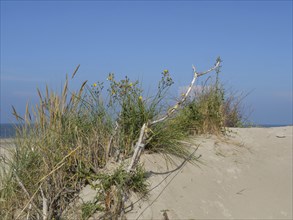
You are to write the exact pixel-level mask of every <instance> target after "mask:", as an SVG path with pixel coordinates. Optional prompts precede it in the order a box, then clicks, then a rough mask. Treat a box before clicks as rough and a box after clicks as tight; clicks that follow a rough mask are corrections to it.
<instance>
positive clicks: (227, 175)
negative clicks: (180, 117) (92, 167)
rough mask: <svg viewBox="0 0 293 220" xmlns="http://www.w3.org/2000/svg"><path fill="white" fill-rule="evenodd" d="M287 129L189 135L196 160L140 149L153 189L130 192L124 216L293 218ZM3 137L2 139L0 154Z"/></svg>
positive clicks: (87, 192) (89, 196)
mask: <svg viewBox="0 0 293 220" xmlns="http://www.w3.org/2000/svg"><path fill="white" fill-rule="evenodd" d="M292 129H293V127H292V126H288V127H278V128H237V129H230V132H229V135H228V137H226V138H219V137H215V136H201V137H196V138H195V137H194V138H191V139H190V140H188V142H189V143H190V144H191V149H190V150H191V152H192V151H193V150H194V149H196V146H199V147H198V150H197V151H196V153H195V155H196V156H199V155H201V158H200V162H201V163H198V164H197V165H198V166H196V165H192V164H190V163H184V161H183V160H181V159H177V158H173V159H174V163H175V164H173V165H171V164H166V161H165V159H164V157H162V156H161V155H158V154H144V155H143V156H142V158H141V159H142V162H143V163H144V164H145V168H146V171H147V172H148V174H149V178H148V182H149V184H150V189H152V190H151V191H150V193H149V197H148V200H139V201H137V200H138V199H139V198H138V197H137V196H136V195H134V194H133V195H132V196H131V197H130V201H129V202H128V204H132V206H131V207H129V208H128V209H127V210H126V211H127V213H126V217H127V219H241V220H243V219H274V220H279V219H292V132H293V130H292ZM8 142H10V140H5V141H1V147H0V154H1V153H2V154H5V153H6V152H5V151H6V150H5V149H4V148H3V147H4V145H5V146H9V144H8V145H7V143H8ZM167 165H168V166H167ZM180 165H181V166H180ZM174 169H175V171H173V172H170V171H172V170H174ZM82 193H83V194H84V195H83V196H82V195H80V196H82V197H83V199H84V200H88V201H90V200H91V199H93V198H94V195H95V194H94V192H93V190H92V189H91V188H90V187H89V186H88V187H85V189H84V190H83V191H82Z"/></svg>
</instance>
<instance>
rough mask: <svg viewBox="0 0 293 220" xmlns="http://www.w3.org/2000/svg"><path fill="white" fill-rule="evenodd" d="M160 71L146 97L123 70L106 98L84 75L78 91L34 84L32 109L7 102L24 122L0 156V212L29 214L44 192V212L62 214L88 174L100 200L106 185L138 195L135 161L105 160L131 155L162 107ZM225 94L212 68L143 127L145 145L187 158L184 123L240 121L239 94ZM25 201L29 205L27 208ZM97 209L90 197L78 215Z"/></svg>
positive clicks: (142, 186) (141, 189)
mask: <svg viewBox="0 0 293 220" xmlns="http://www.w3.org/2000/svg"><path fill="white" fill-rule="evenodd" d="M74 74H75V73H74ZM161 77H162V78H161V80H160V81H159V83H158V89H157V92H156V94H154V96H152V97H147V96H146V95H145V94H144V91H143V90H142V88H141V85H140V84H139V82H138V81H134V82H133V81H131V80H130V79H129V78H128V77H125V78H124V79H122V80H120V81H117V80H116V79H115V75H114V74H113V73H110V74H109V76H108V85H109V88H108V89H107V90H106V92H107V97H108V99H107V98H105V97H104V96H106V95H105V92H104V83H101V82H97V83H94V84H92V85H91V86H88V85H87V84H86V82H84V83H83V84H82V85H81V88H80V89H79V91H78V92H69V89H68V79H66V82H65V85H64V88H63V90H62V91H61V94H58V93H55V92H53V91H49V89H48V87H46V91H45V94H44V95H43V94H41V92H40V91H39V90H38V94H39V99H40V102H39V104H38V105H37V106H36V108H32V110H29V105H27V107H26V113H25V115H24V117H21V116H19V115H18V114H17V112H16V110H15V109H14V108H13V111H14V112H13V114H14V115H15V116H16V118H17V119H18V120H19V122H21V123H22V124H23V126H21V127H18V131H17V137H16V139H15V143H14V145H15V150H14V151H13V153H12V155H11V158H10V160H4V159H3V158H2V159H1V160H0V168H1V171H0V175H1V176H0V177H1V179H0V216H1V217H3V218H4V219H14V218H16V217H17V216H15V215H16V213H20V211H21V210H22V209H23V210H24V211H23V212H22V213H21V217H24V216H28V215H29V218H30V219H36V218H37V216H38V215H39V213H40V212H41V211H40V210H41V207H42V202H43V196H45V197H46V199H47V200H48V204H49V210H48V219H58V218H61V217H62V214H63V210H66V208H67V206H68V204H69V203H70V202H72V201H73V200H74V196H75V195H76V194H77V193H78V192H79V191H80V190H81V188H82V187H83V186H84V185H85V184H88V183H89V182H90V183H92V181H93V178H94V179H95V180H98V181H99V184H97V185H95V187H98V188H99V189H100V190H99V192H100V194H99V195H98V198H97V201H101V200H105V199H106V196H107V193H109V191H110V190H111V187H113V186H115V187H117V189H118V191H119V193H120V195H122V193H123V192H127V191H134V192H137V193H141V194H144V195H145V194H146V193H147V186H148V184H147V183H146V178H145V171H144V169H143V168H142V167H141V166H138V167H137V169H136V170H135V171H134V172H131V173H127V172H125V170H124V169H123V168H122V167H119V168H118V169H116V170H115V171H114V172H113V173H112V174H109V173H106V174H105V173H104V172H103V169H104V168H105V166H106V165H107V163H108V162H109V161H110V160H111V161H117V155H115V152H120V154H122V155H123V157H122V159H125V158H128V157H130V156H131V155H132V153H133V145H134V144H135V143H136V141H137V139H138V137H139V133H140V129H141V127H142V125H143V124H144V123H146V122H149V121H153V120H155V119H158V118H160V117H161V116H162V115H163V114H165V112H164V111H163V110H166V109H167V105H166V102H165V100H164V99H165V98H166V94H167V92H168V90H169V88H170V87H171V86H172V84H173V80H172V78H171V76H170V74H169V72H168V70H164V71H163V72H162V73H161ZM225 95H226V94H225V90H224V89H223V87H222V86H220V83H219V79H218V75H217V79H216V83H215V84H211V85H209V86H204V87H203V90H202V91H201V92H200V93H199V94H196V95H195V97H194V99H193V100H191V101H189V102H188V103H187V104H186V105H185V106H184V108H182V109H181V110H180V111H179V113H178V114H177V115H175V116H173V117H171V118H168V119H166V120H165V121H163V122H162V123H158V124H155V125H154V126H152V127H151V128H150V130H149V132H148V139H147V144H146V146H145V149H146V150H148V151H150V152H158V153H163V154H165V155H168V154H172V155H175V156H178V157H184V158H186V157H187V156H188V155H189V152H188V150H187V149H186V148H185V147H184V146H183V145H182V144H181V143H180V141H181V140H183V139H185V138H186V137H187V136H188V134H189V130H195V131H196V133H220V132H222V131H223V128H224V126H238V125H240V124H241V121H242V117H241V111H240V110H239V106H240V101H241V100H240V101H238V99H236V98H235V97H233V96H229V97H226V96H225ZM116 123H117V124H118V126H116ZM7 167H8V168H7ZM24 191H26V192H24ZM31 201H33V203H34V204H36V205H35V206H34V207H32V208H31V209H28V208H27V207H28V205H29V204H30V202H31ZM97 209H99V206H98V205H97V203H86V204H84V205H83V206H82V218H84V219H87V218H88V217H89V216H90V215H91V213H92V212H94V211H96V210H97Z"/></svg>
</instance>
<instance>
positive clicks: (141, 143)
mask: <svg viewBox="0 0 293 220" xmlns="http://www.w3.org/2000/svg"><path fill="white" fill-rule="evenodd" d="M220 64H221V59H220V58H218V59H217V62H216V64H215V65H214V66H213V67H212V68H210V69H209V70H207V71H205V72H199V73H198V72H197V71H196V69H195V67H194V66H192V69H193V79H192V81H191V83H190V85H189V87H188V89H187V91H186V92H185V93H184V94H183V95H182V97H181V100H180V101H178V102H177V103H176V104H175V105H174V106H173V107H172V108H170V109H169V110H168V111H167V113H166V114H165V115H164V116H163V117H162V118H159V119H157V120H154V121H149V122H146V123H144V124H143V126H142V127H141V129H140V134H139V138H138V141H137V142H136V145H135V149H134V153H133V156H132V159H131V162H130V164H129V166H128V168H127V172H130V171H132V170H133V169H134V168H135V166H136V165H137V163H138V161H139V159H140V155H141V153H142V151H143V149H144V147H145V145H146V144H147V139H148V131H149V130H150V127H151V126H152V125H154V124H157V123H160V122H162V121H164V120H166V119H167V118H169V117H170V116H171V115H173V114H174V113H175V112H176V110H178V109H179V107H181V106H182V104H183V103H184V102H185V101H186V99H187V97H188V96H189V94H190V92H191V90H192V87H193V85H194V83H195V81H196V79H197V78H198V77H200V76H203V75H205V74H207V73H209V72H212V71H213V70H215V69H217V68H219V67H220Z"/></svg>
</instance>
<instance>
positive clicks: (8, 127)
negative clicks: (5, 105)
mask: <svg viewBox="0 0 293 220" xmlns="http://www.w3.org/2000/svg"><path fill="white" fill-rule="evenodd" d="M13 137H15V125H14V124H0V138H13Z"/></svg>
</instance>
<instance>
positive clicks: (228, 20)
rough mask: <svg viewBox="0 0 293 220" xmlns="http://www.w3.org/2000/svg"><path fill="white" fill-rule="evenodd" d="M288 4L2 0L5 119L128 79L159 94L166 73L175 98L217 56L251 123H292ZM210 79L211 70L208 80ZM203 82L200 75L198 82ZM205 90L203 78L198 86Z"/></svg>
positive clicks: (2, 111)
mask: <svg viewBox="0 0 293 220" xmlns="http://www.w3.org/2000/svg"><path fill="white" fill-rule="evenodd" d="M292 11H293V9H292V1H280V0H278V1H135V2H134V1H38V2H37V1H1V45H0V46H1V102H0V104H1V105H0V116H1V117H0V123H9V122H13V116H12V114H11V112H12V110H11V106H12V105H13V106H15V108H16V109H17V110H18V112H19V113H20V114H23V113H24V111H25V105H26V103H27V102H30V103H31V105H35V104H36V103H37V100H38V95H37V88H39V89H40V90H41V91H44V88H45V85H46V84H48V85H49V87H50V88H52V89H53V90H58V91H59V90H61V87H62V83H64V81H65V75H66V73H68V74H69V75H71V73H72V72H73V71H74V69H75V67H76V66H77V65H78V64H80V69H79V71H78V73H77V75H76V77H75V78H74V79H73V80H72V81H71V82H70V84H71V86H72V89H73V90H74V89H75V88H78V86H80V85H81V83H82V82H83V81H85V80H88V83H89V84H92V83H94V82H96V81H106V78H107V76H108V73H110V72H114V73H115V75H116V78H117V79H120V78H123V77H124V76H125V75H127V76H129V77H130V78H131V79H134V80H135V79H139V80H141V81H142V82H143V84H144V86H145V87H148V89H150V90H153V89H155V88H156V86H155V85H156V83H157V82H158V81H159V80H160V77H161V76H160V73H161V72H162V71H163V70H164V69H168V70H169V72H170V74H171V75H172V77H173V80H174V81H175V84H174V85H173V89H172V90H171V92H172V91H173V93H174V94H175V93H176V91H179V90H180V88H182V87H184V86H186V85H188V84H189V83H190V81H191V79H192V77H193V75H192V68H191V67H192V65H195V66H196V68H197V70H198V71H204V70H206V69H208V68H209V67H211V66H212V65H213V64H214V63H215V60H216V58H217V57H218V56H221V58H222V60H223V63H222V69H221V70H222V71H221V73H220V74H221V75H220V77H221V81H222V82H223V84H224V85H225V88H227V90H228V91H236V92H238V93H243V94H248V96H247V97H246V98H245V99H244V105H245V109H246V114H247V116H249V120H250V121H251V122H253V123H255V124H292V105H293V104H292ZM211 75H212V74H211ZM202 80H204V79H202ZM198 84H200V81H199V82H198Z"/></svg>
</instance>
